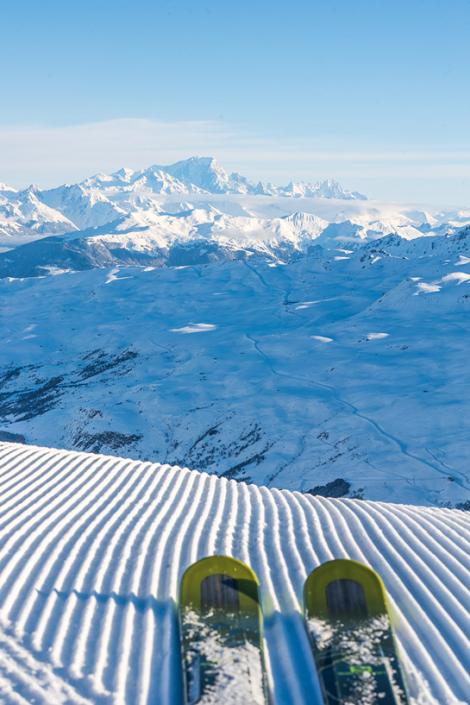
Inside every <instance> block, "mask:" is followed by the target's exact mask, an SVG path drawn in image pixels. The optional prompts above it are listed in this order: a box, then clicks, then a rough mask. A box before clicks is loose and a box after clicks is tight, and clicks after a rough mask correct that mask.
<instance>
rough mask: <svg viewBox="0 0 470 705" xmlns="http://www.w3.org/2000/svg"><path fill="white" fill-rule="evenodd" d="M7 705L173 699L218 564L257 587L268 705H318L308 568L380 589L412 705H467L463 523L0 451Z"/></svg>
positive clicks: (150, 470) (1, 685)
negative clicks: (305, 598) (370, 576)
mask: <svg viewBox="0 0 470 705" xmlns="http://www.w3.org/2000/svg"><path fill="white" fill-rule="evenodd" d="M0 510H1V520H0V536H1V541H0V575H1V581H0V625H1V636H0V698H1V700H2V703H5V705H30V704H31V703H33V702H34V703H36V704H37V705H90V704H91V703H94V704H96V705H176V704H177V703H180V702H181V697H182V683H181V667H180V659H179V642H178V628H177V617H176V604H177V599H178V585H179V580H180V577H181V575H182V573H183V571H184V570H185V568H186V567H187V566H189V565H190V564H192V563H193V562H194V561H196V560H198V559H199V558H202V557H204V556H207V555H213V554H216V553H222V554H227V555H231V556H234V557H236V558H239V559H241V560H242V561H244V562H246V563H248V564H249V565H250V566H251V567H252V568H253V569H254V570H255V572H256V573H257V575H258V577H259V580H260V585H261V587H260V594H261V600H262V607H263V612H264V621H265V629H264V639H265V648H266V654H267V668H268V672H269V680H270V690H271V695H272V698H273V705H307V704H308V705H320V704H321V699H320V696H319V691H318V682H317V677H316V673H315V670H314V666H313V660H312V657H311V652H310V647H309V644H308V640H307V636H306V632H305V629H304V626H303V621H302V618H301V610H302V589H303V584H304V581H305V578H306V576H307V574H308V573H309V572H310V571H311V570H312V569H313V568H315V567H316V566H317V565H319V564H320V563H323V562H325V561H327V560H330V559H332V558H343V557H347V558H353V559H356V560H359V561H361V562H364V563H366V564H368V565H370V566H372V567H373V568H374V569H375V570H376V571H377V572H378V573H379V574H380V575H381V576H382V578H383V580H384V582H385V586H386V589H387V592H388V595H389V597H390V600H391V606H392V610H393V623H394V629H395V633H396V636H397V639H398V646H399V649H400V654H401V660H402V664H403V668H404V672H405V677H406V679H407V683H408V687H409V691H410V695H411V705H466V704H468V703H469V702H470V699H469V692H470V679H469V675H468V674H469V667H470V663H469V650H468V630H469V626H470V625H469V618H468V600H469V591H468V586H469V579H470V572H469V566H468V549H469V539H470V523H469V520H468V514H467V513H464V512H460V511H456V510H444V509H430V508H423V507H410V506H404V505H394V504H383V503H374V502H364V501H358V500H335V499H325V498H322V497H312V496H309V495H301V494H299V493H291V492H288V491H278V490H269V489H267V488H265V487H256V486H254V485H251V486H250V485H246V484H244V483H237V482H234V481H233V480H227V479H219V478H217V477H214V476H210V475H206V474H199V473H197V472H194V471H190V470H185V469H180V468H178V467H169V466H165V465H163V466H160V465H153V464H151V463H148V462H133V461H129V460H125V459H122V458H115V457H106V456H101V455H88V454H86V453H73V452H67V451H55V450H48V449H45V448H35V447H27V446H21V445H16V444H9V443H0Z"/></svg>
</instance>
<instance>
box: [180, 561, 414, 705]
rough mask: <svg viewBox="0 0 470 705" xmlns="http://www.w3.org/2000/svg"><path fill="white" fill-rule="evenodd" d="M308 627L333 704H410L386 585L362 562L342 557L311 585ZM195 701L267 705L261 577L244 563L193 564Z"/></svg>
mask: <svg viewBox="0 0 470 705" xmlns="http://www.w3.org/2000/svg"><path fill="white" fill-rule="evenodd" d="M304 612H305V624H306V628H307V632H308V635H309V638H310V643H311V646H312V653H313V657H314V659H315V664H316V667H317V671H318V675H319V680H320V684H321V689H322V694H323V698H324V703H325V705H408V699H407V695H406V690H405V684H404V680H403V676H402V674H401V669H400V664H399V660H398V655H397V650H396V646H395V641H394V638H393V634H392V629H391V625H390V617H389V613H388V607H387V601H386V596H385V589H384V586H383V584H382V581H381V580H380V578H379V576H378V575H377V574H376V573H374V571H373V570H371V569H370V568H368V567H367V566H365V565H362V564H361V563H357V562H356V561H350V560H344V559H340V560H334V561H329V562H328V563H324V564H323V565H321V566H319V567H318V568H316V569H315V570H314V571H313V572H312V573H311V574H310V575H309V576H308V578H307V580H306V582H305V588H304ZM180 625H181V637H182V649H183V664H184V689H185V703H186V705H196V704H197V703H198V704H200V705H222V704H223V705H225V704H227V705H228V704H229V703H230V705H248V704H250V705H267V704H268V703H269V702H270V700H269V690H268V685H267V678H266V669H265V658H264V651H263V634H262V627H263V618H262V611H261V607H260V601H259V582H258V579H257V577H256V575H255V573H254V572H253V571H252V570H251V568H249V567H248V566H246V565H245V564H244V563H241V562H240V561H238V560H235V559H234V558H229V557H227V556H213V557H209V558H204V559H202V560H201V561H198V562H197V563H195V564H194V565H192V566H191V567H190V568H188V570H187V571H186V572H185V573H184V575H183V578H182V582H181V596H180Z"/></svg>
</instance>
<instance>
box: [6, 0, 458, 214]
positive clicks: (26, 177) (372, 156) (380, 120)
mask: <svg viewBox="0 0 470 705" xmlns="http://www.w3.org/2000/svg"><path fill="white" fill-rule="evenodd" d="M2 24H3V28H4V31H3V33H2V42H1V44H0V60H1V66H2V67H3V70H2V79H1V110H0V180H1V181H6V182H10V183H14V184H15V185H23V184H26V183H29V182H31V181H34V182H37V183H39V184H41V185H47V184H50V183H58V182H61V181H65V180H74V179H77V178H80V177H81V176H85V175H87V174H89V173H92V172H95V171H97V170H110V169H113V168H119V167H120V166H122V165H123V164H126V165H128V166H131V167H142V166H146V165H148V164H151V163H154V162H157V163H165V162H167V161H172V160H175V159H178V158H182V157H184V156H189V155H190V154H193V153H197V154H211V155H214V156H216V157H217V158H218V159H219V160H220V161H221V162H222V163H223V164H224V165H226V166H227V167H228V168H230V169H237V170H240V171H242V172H244V173H246V174H247V175H248V176H252V177H253V178H257V177H260V178H264V179H272V180H274V181H286V180H289V179H290V178H310V179H316V178H322V177H328V176H333V177H337V178H339V179H341V180H342V181H344V183H345V184H346V185H347V186H350V187H351V188H357V189H360V190H364V191H366V192H367V193H369V194H370V195H371V196H375V197H377V198H382V199H387V200H402V201H403V200H419V201H430V202H433V201H437V200H439V201H442V202H443V203H457V204H459V203H460V204H463V205H465V204H467V205H468V204H470V130H469V124H470V119H469V118H470V79H469V76H470V51H469V50H468V37H469V36H470V0H447V1H444V0H442V1H441V0H407V1H405V0H393V2H392V1H391V0H354V1H353V0H339V1H336V2H335V1H334V0H331V1H328V0H323V2H317V0H302V1H296V0H292V1H291V2H290V3H289V2H285V0H283V1H282V2H278V1H277V0H271V1H270V2H268V1H265V0H251V1H250V2H248V1H245V0H238V1H237V2H228V1H226V0H211V1H210V2H207V1H202V2H201V1H199V2H198V1H197V0H193V2H178V1H177V0H175V1H173V2H170V1H169V0H152V1H147V0H134V1H133V2H131V1H130V0H127V1H123V0H93V1H90V0H81V1H80V2H76V1H74V2H64V1H63V0H41V2H36V1H34V2H33V1H32V0H23V2H21V3H8V9H5V7H4V8H3V10H2Z"/></svg>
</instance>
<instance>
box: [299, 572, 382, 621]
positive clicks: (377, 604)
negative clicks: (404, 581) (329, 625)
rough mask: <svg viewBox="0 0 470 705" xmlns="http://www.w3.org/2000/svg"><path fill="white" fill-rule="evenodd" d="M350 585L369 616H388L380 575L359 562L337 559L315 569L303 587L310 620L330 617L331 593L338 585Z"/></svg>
mask: <svg viewBox="0 0 470 705" xmlns="http://www.w3.org/2000/svg"><path fill="white" fill-rule="evenodd" d="M341 585H344V586H346V585H348V586H349V591H350V593H351V592H352V589H353V588H354V589H355V591H356V594H358V595H359V593H361V596H362V597H361V599H362V600H363V601H364V603H365V610H366V612H367V616H369V617H375V616H379V615H381V614H387V615H388V606H387V598H386V593H385V587H384V584H383V582H382V579H381V578H380V576H379V575H377V573H376V572H375V571H374V570H373V569H372V568H370V567H369V566H367V565H365V564H364V563H360V562H359V561H354V560H349V559H346V558H337V559H334V560H331V561H327V562H326V563H322V564H321V565H320V566H318V567H317V568H315V569H314V570H313V571H312V572H311V573H310V575H309V576H308V578H307V580H306V581H305V586H304V611H305V614H306V616H307V617H319V618H325V617H328V616H330V613H331V610H330V607H329V604H328V602H329V593H330V594H331V591H332V589H333V588H334V587H335V586H337V587H339V586H341Z"/></svg>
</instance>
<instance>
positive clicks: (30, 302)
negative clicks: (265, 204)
mask: <svg viewBox="0 0 470 705" xmlns="http://www.w3.org/2000/svg"><path fill="white" fill-rule="evenodd" d="M166 217H167V218H168V219H171V217H172V216H166ZM192 217H194V218H195V220H194V227H197V218H196V217H195V214H194V212H193V216H192ZM217 218H219V216H217V217H215V216H214V221H213V227H217V223H218V222H220V219H222V218H223V216H221V217H220V219H219V220H217ZM295 220H296V218H293V219H292V221H289V222H288V221H282V222H283V223H284V224H285V227H289V228H293V227H294V225H295V223H294V222H293V221H295ZM307 222H308V221H307ZM305 223H306V221H305V220H304V219H303V218H300V224H301V228H303V227H305V226H306V224H305ZM310 225H311V227H316V226H317V222H316V221H313V222H312V223H310ZM146 232H147V231H146V230H143V231H142V233H139V232H134V231H132V234H130V233H128V234H127V235H126V234H124V235H123V234H122V232H121V234H120V235H119V239H118V242H119V245H116V246H115V247H116V248H117V247H119V248H121V249H120V254H119V256H120V257H124V255H123V251H124V252H128V250H125V249H123V248H124V245H123V240H122V238H123V237H129V238H130V239H132V242H133V245H132V247H133V251H134V252H137V251H139V252H140V256H141V258H142V259H141V262H140V266H136V264H137V263H136V261H134V266H120V267H117V266H112V263H113V261H114V260H113V258H116V256H117V255H116V249H113V247H114V246H113V243H112V238H110V237H109V236H106V237H103V238H102V239H101V240H99V242H98V240H97V239H96V238H95V237H91V236H90V237H88V238H85V241H86V242H88V243H89V247H90V250H88V251H87V252H86V253H85V254H84V253H83V251H81V252H77V251H76V250H74V249H73V248H74V247H76V244H74V241H73V240H71V241H70V243H68V244H69V245H70V249H68V250H67V249H66V250H64V251H63V253H62V254H63V258H62V259H60V260H59V259H56V261H57V262H58V264H57V267H56V268H55V269H54V268H52V269H51V268H50V267H49V265H48V262H50V261H51V259H50V253H48V252H46V254H45V255H44V261H43V263H42V264H41V265H40V266H41V267H42V269H39V265H38V260H37V259H36V260H35V264H34V266H35V267H36V269H35V271H26V270H27V269H28V267H30V266H31V264H30V263H28V258H27V257H26V256H25V255H24V253H26V252H27V251H28V250H27V248H32V247H36V248H38V247H39V246H40V245H43V246H44V247H46V246H47V247H51V248H53V247H56V243H55V242H54V241H49V242H47V241H42V242H39V243H33V244H32V245H29V246H27V247H24V248H18V249H16V250H13V251H12V252H7V253H5V254H4V255H3V256H2V258H1V261H2V263H3V264H2V266H4V267H10V270H9V271H10V274H12V273H13V272H16V275H15V276H16V277H18V276H28V277H29V278H25V279H18V278H13V277H12V276H7V274H8V270H7V269H5V270H4V271H3V274H4V278H3V279H2V280H0V297H1V301H0V316H1V318H0V326H1V330H2V346H1V348H0V377H1V388H0V430H3V431H7V432H9V433H16V434H20V435H23V436H24V437H25V438H26V440H27V441H28V442H32V443H39V444H44V445H54V446H60V447H65V448H79V449H84V450H95V451H105V452H111V453H117V454H122V453H126V454H129V455H131V456H133V457H136V458H146V459H154V460H160V461H165V462H171V463H176V464H184V465H188V466H190V467H195V468H200V469H205V470H208V471H209V472H213V473H217V474H221V475H225V476H226V477H232V478H236V479H240V480H242V479H249V480H251V481H255V482H259V483H262V484H268V485H271V486H277V487H287V488H291V489H299V490H303V491H309V490H312V491H314V492H316V493H322V494H324V495H333V496H343V495H345V496H363V497H366V498H371V499H380V500H385V499H388V500H390V501H403V502H411V503H420V504H437V505H444V506H445V505H450V506H456V505H458V506H468V503H469V501H470V473H469V466H468V457H469V455H470V440H469V439H470V406H469V404H470V402H469V400H470V386H469V377H468V349H469V347H470V339H469V335H470V329H469V327H468V326H467V325H466V324H465V321H466V320H467V318H468V315H469V306H470V229H466V230H462V231H461V232H459V233H457V234H455V235H451V236H448V237H443V236H439V237H421V238H419V239H415V240H412V241H407V240H404V239H403V238H400V237H398V236H388V237H385V238H382V239H381V240H379V241H376V242H373V243H367V242H366V244H364V245H363V246H362V247H359V248H355V249H354V250H351V249H348V248H345V247H342V248H338V249H328V250H326V249H323V248H322V247H321V246H317V247H312V248H311V249H310V250H308V251H306V252H304V253H303V254H299V256H297V257H293V256H291V257H289V258H286V259H282V258H281V255H282V253H281V252H279V250H275V249H274V248H273V249H272V250H270V252H269V253H268V254H269V256H268V255H266V253H264V254H263V252H261V250H258V251H256V252H253V251H251V252H250V251H245V252H244V256H243V257H242V256H241V254H240V253H241V249H240V247H241V245H240V244H239V245H238V247H239V249H238V250H236V251H235V250H232V258H231V259H230V257H228V255H227V252H228V248H229V246H231V245H230V242H228V244H227V251H225V252H223V253H221V252H220V251H216V250H215V249H211V248H209V247H208V246H207V244H206V241H204V240H199V241H197V242H198V247H199V249H198V250H196V249H195V248H194V247H192V248H190V249H189V250H186V249H185V248H184V247H181V246H180V245H178V244H176V245H175V246H174V247H173V248H172V249H170V250H169V251H166V254H165V252H163V250H162V251H161V252H160V251H158V252H154V254H153V255H152V256H154V257H155V262H154V264H153V265H151V264H150V262H151V260H150V259H149V256H148V252H147V251H146V250H145V247H146V245H145V242H146V241H145V237H146V235H145V233H146ZM139 237H142V238H144V240H143V245H142V246H141V245H140V244H139ZM105 243H106V246H105ZM193 245H194V243H193ZM57 247H58V245H57ZM93 248H94V249H93ZM139 248H140V249H139ZM162 252H163V254H162ZM275 252H277V255H278V259H275V257H274V256H275ZM36 254H37V253H36ZM15 257H16V259H15ZM67 257H69V259H68V260H67ZM79 257H83V258H85V257H88V258H92V257H95V258H97V260H99V261H97V262H95V263H94V264H93V262H90V261H87V262H85V263H84V264H83V266H81V264H80V262H78V258H79ZM106 257H109V261H108V263H107V262H106ZM158 257H162V258H163V257H166V258H167V259H166V263H167V264H170V265H174V266H166V267H163V268H162V267H161V266H159V263H158V261H157V260H158ZM168 257H171V258H173V259H170V260H168ZM185 257H186V259H184V258H185ZM8 258H10V262H8V261H6V260H8ZM74 258H76V259H74ZM100 258H101V259H100ZM211 260H214V261H211ZM194 262H197V264H194ZM203 262H207V264H203ZM97 264H98V265H99V266H100V267H103V268H93V269H90V267H92V266H96V265H97ZM160 264H161V262H160ZM21 267H23V270H21ZM15 268H16V269H15ZM68 269H72V270H73V269H87V270H88V271H75V272H74V271H67V270H68ZM38 273H40V274H41V275H42V276H41V277H39V278H38V277H31V274H38ZM54 275H55V276H54ZM465 503H467V504H465Z"/></svg>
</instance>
